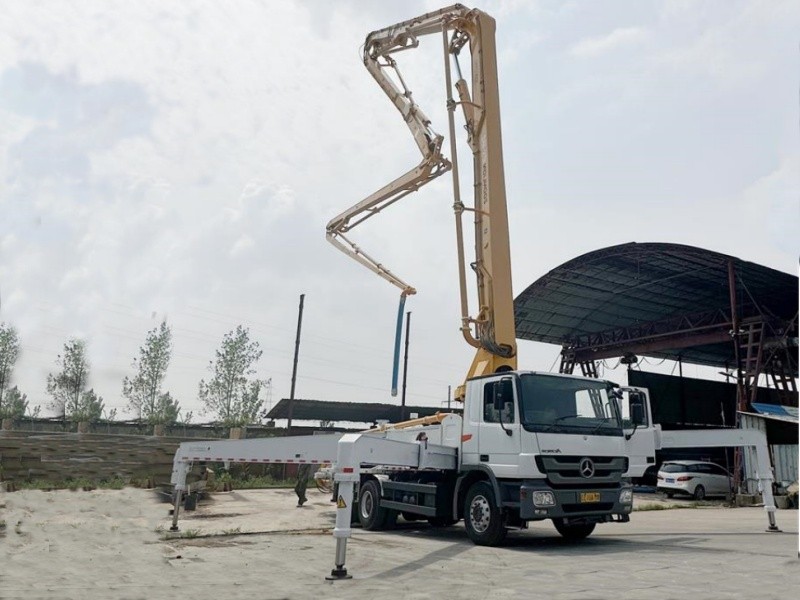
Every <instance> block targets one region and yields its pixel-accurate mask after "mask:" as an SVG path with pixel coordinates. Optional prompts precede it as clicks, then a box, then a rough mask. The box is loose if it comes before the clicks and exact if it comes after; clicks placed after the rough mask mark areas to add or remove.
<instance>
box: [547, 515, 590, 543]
mask: <svg viewBox="0 0 800 600" xmlns="http://www.w3.org/2000/svg"><path fill="white" fill-rule="evenodd" d="M553 525H555V527H556V531H558V533H560V534H561V537H563V538H564V539H565V540H571V541H577V540H582V539H584V538H587V537H589V536H590V535H591V533H592V532H593V531H594V526H595V524H594V523H582V524H580V525H567V524H566V523H564V519H553Z"/></svg>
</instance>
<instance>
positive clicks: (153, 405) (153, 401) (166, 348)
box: [122, 321, 179, 425]
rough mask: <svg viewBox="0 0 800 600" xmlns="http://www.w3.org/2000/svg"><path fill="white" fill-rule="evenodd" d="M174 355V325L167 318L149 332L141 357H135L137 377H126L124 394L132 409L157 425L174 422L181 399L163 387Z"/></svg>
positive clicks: (134, 364)
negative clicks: (174, 396)
mask: <svg viewBox="0 0 800 600" xmlns="http://www.w3.org/2000/svg"><path fill="white" fill-rule="evenodd" d="M171 358H172V329H171V328H170V327H169V326H168V325H167V322H166V321H162V322H161V325H160V326H159V327H156V328H154V329H151V330H150V331H148V332H147V338H146V339H145V342H144V346H142V347H141V348H139V358H134V359H133V366H134V368H136V369H137V373H136V375H134V377H133V378H129V377H125V379H123V380H122V394H123V396H125V397H126V398H127V399H128V410H130V411H132V412H134V413H135V414H136V416H137V418H138V419H139V420H144V421H147V422H148V423H150V424H151V425H155V424H157V423H163V424H170V423H174V422H175V419H176V418H177V413H176V414H174V415H173V413H174V412H175V411H176V410H179V409H178V402H177V400H174V399H173V398H172V397H171V396H170V395H169V393H166V394H164V393H163V392H162V391H161V385H162V384H163V382H164V377H166V375H167V368H168V367H169V361H170V359H171Z"/></svg>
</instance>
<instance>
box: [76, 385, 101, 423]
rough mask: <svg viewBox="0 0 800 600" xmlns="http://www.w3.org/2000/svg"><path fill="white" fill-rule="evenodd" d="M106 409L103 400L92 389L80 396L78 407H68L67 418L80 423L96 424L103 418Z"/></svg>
mask: <svg viewBox="0 0 800 600" xmlns="http://www.w3.org/2000/svg"><path fill="white" fill-rule="evenodd" d="M104 408H105V406H104V404H103V398H102V397H101V396H98V395H97V394H95V392H94V390H93V389H91V390H89V391H88V392H83V393H82V394H81V395H80V398H79V399H78V404H77V406H74V407H72V406H70V405H67V417H68V418H70V419H71V420H73V421H76V422H78V423H81V422H85V423H96V422H97V421H99V420H100V419H102V418H103V409H104Z"/></svg>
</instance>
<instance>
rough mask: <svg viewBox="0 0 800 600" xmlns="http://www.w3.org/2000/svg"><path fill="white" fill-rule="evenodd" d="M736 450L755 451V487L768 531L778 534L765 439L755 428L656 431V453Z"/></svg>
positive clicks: (771, 477)
mask: <svg viewBox="0 0 800 600" xmlns="http://www.w3.org/2000/svg"><path fill="white" fill-rule="evenodd" d="M723 447H725V448H737V447H749V448H752V449H753V450H754V451H755V455H756V464H757V465H758V470H757V472H756V477H757V478H758V487H759V488H760V490H761V494H762V497H763V499H764V510H765V511H766V513H767V518H768V519H769V529H768V531H778V527H777V525H776V524H775V498H774V497H773V495H772V482H773V481H774V477H773V475H772V466H771V463H770V460H769V448H768V446H767V436H766V435H765V434H764V433H763V432H761V431H758V430H755V429H698V430H686V429H682V430H672V431H663V430H661V429H660V428H658V429H656V450H661V449H663V448H723Z"/></svg>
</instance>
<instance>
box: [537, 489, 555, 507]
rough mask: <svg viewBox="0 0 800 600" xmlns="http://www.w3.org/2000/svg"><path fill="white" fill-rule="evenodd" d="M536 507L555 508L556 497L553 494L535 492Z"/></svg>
mask: <svg viewBox="0 0 800 600" xmlns="http://www.w3.org/2000/svg"><path fill="white" fill-rule="evenodd" d="M533 505H534V506H555V505H556V497H555V496H554V495H553V492H533Z"/></svg>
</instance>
